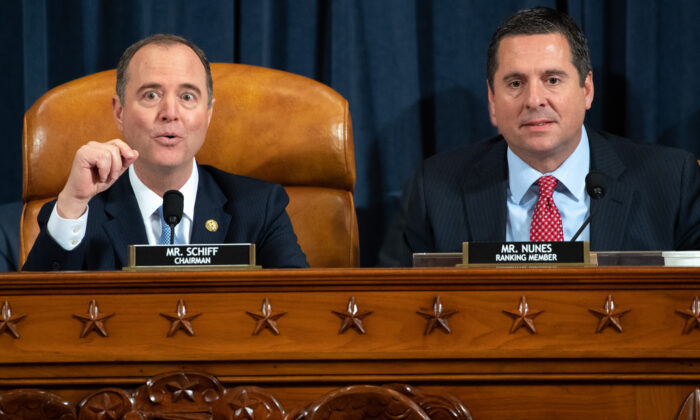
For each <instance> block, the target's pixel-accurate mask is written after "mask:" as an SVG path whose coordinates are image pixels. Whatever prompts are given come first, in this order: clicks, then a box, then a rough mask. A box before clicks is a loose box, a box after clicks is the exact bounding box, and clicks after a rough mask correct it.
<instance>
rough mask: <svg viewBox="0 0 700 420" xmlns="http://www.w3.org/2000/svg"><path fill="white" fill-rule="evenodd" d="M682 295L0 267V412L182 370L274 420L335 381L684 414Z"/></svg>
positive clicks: (617, 414) (75, 402)
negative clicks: (257, 402) (255, 399)
mask: <svg viewBox="0 0 700 420" xmlns="http://www.w3.org/2000/svg"><path fill="white" fill-rule="evenodd" d="M699 296H700V269H694V268H657V267H653V268H642V267H636V268H635V267H632V268H562V269H520V270H517V269H401V270H391V269H343V270H323V269H311V270H261V271H251V272H176V273H172V272H167V273H153V272H150V273H122V272H100V273H59V274H55V273H20V274H8V275H4V276H2V279H0V415H2V414H3V411H2V410H3V409H5V406H4V405H3V402H4V403H7V401H9V400H11V399H12V398H15V400H13V401H18V400H17V398H20V397H19V396H23V397H22V398H25V399H28V401H30V400H32V398H35V397H36V396H35V394H31V393H30V394H27V392H29V391H28V390H29V389H33V390H37V391H31V392H43V393H45V394H41V395H45V396H47V397H46V398H49V399H51V398H54V399H53V400H51V401H54V402H55V403H56V404H59V406H60V405H61V404H64V405H66V406H67V407H69V409H70V410H73V413H76V414H75V415H78V413H80V409H81V408H80V407H81V402H84V401H87V400H86V398H88V399H89V396H90V395H92V394H94V393H96V392H103V391H100V390H104V389H113V390H114V391H113V392H114V393H116V394H114V395H117V394H119V395H122V396H123V397H124V398H126V399H127V400H128V401H130V404H132V406H130V407H132V408H133V407H136V406H133V404H135V403H134V401H136V400H135V398H136V397H135V396H136V395H137V392H138V390H139V389H141V388H142V387H144V386H146V385H145V384H147V382H148V381H149V380H150V379H152V378H160V377H162V375H179V374H183V372H185V373H187V372H190V373H192V374H195V373H196V375H201V377H205V378H213V379H208V380H210V381H216V383H219V384H220V386H221V388H220V389H219V388H217V392H218V393H217V394H216V395H217V397H216V398H217V400H219V399H222V398H224V399H225V398H229V393H231V395H233V393H234V391H232V390H234V389H239V388H237V387H243V388H240V389H261V390H263V391H261V392H263V393H264V394H265V395H267V396H269V397H270V398H272V399H274V401H276V404H278V405H279V406H280V407H282V409H281V411H280V412H279V413H282V414H279V413H278V414H279V415H280V416H282V417H284V416H288V417H289V416H299V415H300V414H299V413H302V412H303V410H305V409H308V407H311V406H314V404H319V403H320V402H321V401H325V400H324V398H326V397H327V396H328V395H335V396H338V395H341V394H342V392H341V390H345V389H347V388H346V387H348V386H350V387H354V388H352V389H353V391H352V392H350V391H346V392H350V394H347V395H353V397H347V395H346V394H342V396H343V398H351V399H350V400H348V401H351V403H348V404H350V406H353V405H356V404H357V401H369V400H367V398H368V397H367V396H366V395H365V394H362V393H361V392H360V391H358V390H360V389H362V390H366V389H372V390H374V391H377V392H380V393H384V394H387V395H388V393H390V392H398V393H399V394H401V395H404V396H406V395H408V394H410V393H408V394H407V393H403V394H402V393H401V392H399V391H397V389H412V390H416V392H420V393H421V395H427V396H434V397H435V398H437V397H440V398H447V399H448V400H449V401H452V402H453V403H451V404H452V405H451V406H450V407H452V408H451V409H450V410H452V411H450V412H451V413H452V414H450V416H448V417H445V418H466V417H459V416H467V415H470V416H473V418H474V419H541V418H567V419H578V418H580V419H588V418H615V419H657V418H658V419H668V418H683V419H685V418H697V417H693V416H697V414H698V413H696V412H695V411H694V407H695V406H696V405H697V404H698V397H697V395H698V392H700V391H696V389H697V388H699V387H700V298H699ZM391 384H395V385H391ZM396 384H406V385H401V386H399V385H396ZM246 387H253V388H246ZM363 387H370V388H363ZM396 387H399V388H396ZM400 387H408V388H400ZM215 388H216V387H215ZM240 389H239V391H240ZM386 389H388V390H390V392H389V391H386V392H385V391H384V390H386ZM170 391H172V389H171V390H170ZM170 391H169V392H170ZM239 391H235V392H239ZM246 392H248V391H246ZM355 392H357V394H355ZM363 392H364V391H363ZM384 394H382V395H384ZM110 395H111V394H110ZM183 395H186V394H183ZM246 395H248V394H246ZM356 395H357V396H356ZM392 395H393V394H392ZM239 396H240V395H239ZM42 398H43V397H42ZM100 398H102V400H100V401H103V402H104V401H107V400H104V398H107V397H105V396H104V395H102V394H100ZM110 398H111V397H110ZM114 398H116V397H114ZM170 398H172V396H171V397H170ZM231 398H232V397H231ZM352 398H359V400H353V399H352ZM362 398H365V400H362ZM382 398H383V397H382ZM407 398H408V397H407ZM426 398H427V397H426ZM430 398H433V397H430ZM380 400H381V398H380ZM23 401H24V400H23ZM111 401H112V400H109V401H107V402H111ZM115 401H116V400H115ZM125 401H126V400H125ZM222 401H223V400H222ZM352 401H355V402H352ZM382 401H384V400H382ZM406 401H409V402H411V401H412V402H411V403H406V404H407V406H411V407H413V406H412V405H411V404H417V405H416V407H418V408H420V409H421V410H420V411H416V413H417V414H416V415H419V416H420V415H423V416H425V415H428V416H429V417H430V416H432V417H433V418H435V416H436V414H435V413H436V411H430V410H426V409H425V408H426V407H425V406H421V405H420V404H419V403H418V402H416V400H415V398H414V399H413V400H412V399H411V398H408V399H407V400H406ZM52 404H53V403H52ZM105 404H107V403H105ZM115 404H116V403H115ZM267 405H269V403H268V404H267ZM340 405H341V406H342V405H343V404H340ZM211 407H213V405H212V406H211ZM211 407H209V408H207V410H209V411H208V413H209V414H206V413H205V414H203V416H204V417H192V418H212V417H211V416H213V415H214V414H212V413H215V412H216V411H212V410H214V409H213V408H211ZM460 407H461V408H460ZM132 411H134V413H141V414H139V415H141V416H146V415H145V414H143V413H144V412H143V411H138V410H136V409H134V410H132ZM205 411H206V410H205ZM234 411H235V410H234ZM448 411H449V410H448ZM128 412H131V411H128ZM440 412H441V413H442V412H443V411H440ZM134 413H132V414H130V415H136V414H134ZM239 413H243V411H239ZM290 413H293V414H290ZM421 413H422V414H421ZM455 413H456V414H455ZM459 413H462V414H459ZM149 415H151V414H149ZM227 415H228V414H226V415H225V416H224V417H222V418H226V416H227ZM124 416H125V417H123V418H129V417H128V416H126V414H124ZM454 416H457V417H454ZM81 418H92V417H81ZM104 418H108V417H104ZM115 418H122V417H115ZM144 418H148V416H146V417H144ZM155 418H157V416H156V417H155ZM231 418H237V417H235V416H233V417H231ZM259 418H262V417H259ZM319 418H320V417H319ZM378 418H382V417H378Z"/></svg>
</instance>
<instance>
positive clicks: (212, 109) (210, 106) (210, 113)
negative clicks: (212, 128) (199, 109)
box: [207, 98, 216, 127]
mask: <svg viewBox="0 0 700 420" xmlns="http://www.w3.org/2000/svg"><path fill="white" fill-rule="evenodd" d="M214 102H216V98H211V105H209V109H207V127H208V126H209V123H210V122H211V116H212V114H213V113H214Z"/></svg>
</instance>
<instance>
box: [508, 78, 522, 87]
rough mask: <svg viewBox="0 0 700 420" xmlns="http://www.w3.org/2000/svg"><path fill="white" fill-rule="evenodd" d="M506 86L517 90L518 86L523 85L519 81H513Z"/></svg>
mask: <svg viewBox="0 0 700 420" xmlns="http://www.w3.org/2000/svg"><path fill="white" fill-rule="evenodd" d="M508 85H509V86H510V87H513V88H519V87H520V86H522V85H523V83H522V82H521V81H520V80H513V81H512V82H510V83H509V84H508Z"/></svg>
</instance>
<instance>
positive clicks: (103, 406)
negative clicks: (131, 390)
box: [78, 388, 141, 420]
mask: <svg viewBox="0 0 700 420" xmlns="http://www.w3.org/2000/svg"><path fill="white" fill-rule="evenodd" d="M132 407H133V403H132V401H131V398H130V397H129V395H128V394H127V393H126V392H125V391H123V390H121V389H117V388H108V389H102V390H100V391H97V392H94V393H92V394H90V395H88V396H87V397H85V398H83V400H82V401H81V402H80V404H78V420H97V419H99V420H118V419H122V418H125V416H126V415H127V414H128V413H130V412H131V411H132ZM130 418H132V419H139V418H141V417H140V416H139V417H134V416H133V415H132V416H131V417H130Z"/></svg>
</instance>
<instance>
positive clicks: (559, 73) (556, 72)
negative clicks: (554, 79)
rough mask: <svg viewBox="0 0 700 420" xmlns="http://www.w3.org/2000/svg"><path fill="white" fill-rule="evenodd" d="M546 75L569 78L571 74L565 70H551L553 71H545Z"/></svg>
mask: <svg viewBox="0 0 700 420" xmlns="http://www.w3.org/2000/svg"><path fill="white" fill-rule="evenodd" d="M544 75H545V76H568V75H569V73H567V72H566V71H564V70H560V69H551V70H545V71H544Z"/></svg>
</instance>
